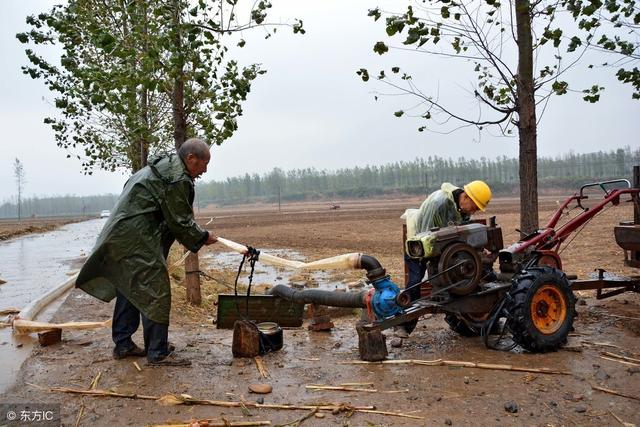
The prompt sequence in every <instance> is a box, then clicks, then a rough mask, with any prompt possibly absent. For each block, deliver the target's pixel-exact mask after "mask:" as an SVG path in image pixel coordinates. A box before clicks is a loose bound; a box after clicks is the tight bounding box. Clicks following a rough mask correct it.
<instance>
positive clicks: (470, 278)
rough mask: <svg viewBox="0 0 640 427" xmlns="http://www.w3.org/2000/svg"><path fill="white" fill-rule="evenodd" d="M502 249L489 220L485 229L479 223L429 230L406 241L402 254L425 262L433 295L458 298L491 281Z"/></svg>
mask: <svg viewBox="0 0 640 427" xmlns="http://www.w3.org/2000/svg"><path fill="white" fill-rule="evenodd" d="M502 247H503V243H502V230H501V229H500V227H497V226H496V224H495V217H492V218H490V220H489V225H486V223H485V222H484V221H483V220H481V221H476V222H472V223H468V224H464V225H454V226H449V227H442V228H432V229H431V230H429V231H426V232H423V233H420V234H417V235H415V236H413V237H411V238H409V239H407V241H406V247H405V250H406V253H407V255H408V256H409V257H410V258H413V259H420V260H425V261H426V262H427V274H428V277H429V282H430V284H431V286H432V288H433V292H434V293H435V292H437V291H445V290H446V291H447V292H449V293H450V294H452V295H458V296H462V295H468V294H470V293H471V292H473V291H475V290H477V288H478V287H479V285H480V284H481V283H482V282H483V281H486V280H487V278H488V277H490V278H492V277H493V275H492V269H491V266H492V264H493V261H494V260H495V259H496V256H497V254H498V252H499V251H500V249H502ZM489 280H490V279H489Z"/></svg>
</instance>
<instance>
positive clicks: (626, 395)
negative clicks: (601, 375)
mask: <svg viewBox="0 0 640 427" xmlns="http://www.w3.org/2000/svg"><path fill="white" fill-rule="evenodd" d="M591 388H592V389H594V390H598V391H602V392H604V393H609V394H613V395H615V396H620V397H626V398H627V399H633V400H640V397H638V396H633V395H631V394H626V393H622V392H620V391H616V390H612V389H610V388H605V387H600V386H599V385H595V384H591Z"/></svg>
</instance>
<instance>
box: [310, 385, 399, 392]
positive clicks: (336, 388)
mask: <svg viewBox="0 0 640 427" xmlns="http://www.w3.org/2000/svg"><path fill="white" fill-rule="evenodd" d="M368 384H369V383H368ZM371 384H372V383H371ZM372 385H373V384H372ZM305 388H306V389H308V390H332V391H356V392H358V391H359V392H365V393H408V392H409V389H403V390H382V391H381V390H378V389H375V388H357V387H348V386H344V385H340V386H332V385H321V384H309V385H306V386H305Z"/></svg>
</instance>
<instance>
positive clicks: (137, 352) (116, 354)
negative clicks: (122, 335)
mask: <svg viewBox="0 0 640 427" xmlns="http://www.w3.org/2000/svg"><path fill="white" fill-rule="evenodd" d="M146 355H147V351H146V350H144V349H142V348H140V347H138V346H137V345H135V344H133V347H131V348H130V349H128V350H124V351H120V350H116V349H115V348H114V349H113V358H114V359H116V360H117V359H124V358H125V357H144V356H146Z"/></svg>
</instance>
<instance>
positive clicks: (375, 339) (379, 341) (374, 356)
mask: <svg viewBox="0 0 640 427" xmlns="http://www.w3.org/2000/svg"><path fill="white" fill-rule="evenodd" d="M356 331H357V332H358V351H359V352H360V359H362V360H366V361H369V362H378V361H380V360H385V359H386V358H387V356H388V355H389V353H388V352H387V343H386V342H385V337H384V335H382V332H380V331H365V330H364V328H363V327H362V323H358V324H357V325H356Z"/></svg>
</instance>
